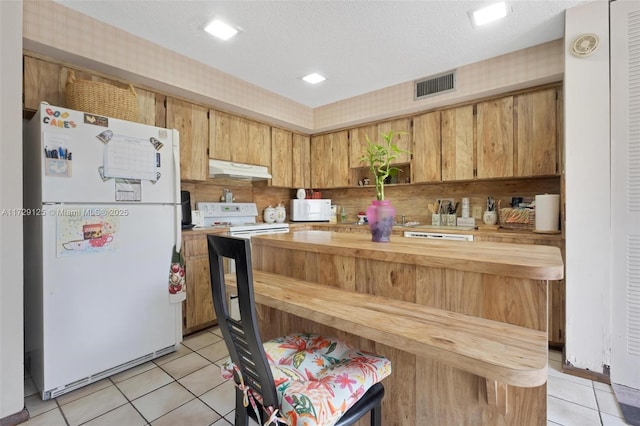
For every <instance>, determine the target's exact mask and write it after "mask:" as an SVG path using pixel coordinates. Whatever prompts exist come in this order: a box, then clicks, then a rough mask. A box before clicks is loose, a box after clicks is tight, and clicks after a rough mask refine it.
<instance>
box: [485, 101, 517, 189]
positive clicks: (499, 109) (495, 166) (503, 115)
mask: <svg viewBox="0 0 640 426" xmlns="http://www.w3.org/2000/svg"><path fill="white" fill-rule="evenodd" d="M477 139H478V140H477V142H478V143H477V145H478V146H477V158H478V173H477V174H478V179H485V178H495V177H511V176H513V96H506V97H504V98H499V99H494V100H490V101H486V102H480V103H478V104H477Z"/></svg>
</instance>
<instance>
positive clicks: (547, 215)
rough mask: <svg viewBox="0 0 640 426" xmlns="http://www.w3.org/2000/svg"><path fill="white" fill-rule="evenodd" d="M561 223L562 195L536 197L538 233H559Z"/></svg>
mask: <svg viewBox="0 0 640 426" xmlns="http://www.w3.org/2000/svg"><path fill="white" fill-rule="evenodd" d="M559 223H560V195H558V194H544V195H536V231H557V230H558V224H559Z"/></svg>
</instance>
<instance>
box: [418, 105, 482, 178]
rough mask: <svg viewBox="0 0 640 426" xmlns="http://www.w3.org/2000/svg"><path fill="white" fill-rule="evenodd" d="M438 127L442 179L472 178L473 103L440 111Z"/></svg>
mask: <svg viewBox="0 0 640 426" xmlns="http://www.w3.org/2000/svg"><path fill="white" fill-rule="evenodd" d="M414 126H415V122H414ZM440 128H441V132H442V136H441V137H442V180H443V181H452V180H465V179H473V177H474V176H473V168H474V165H473V161H474V149H473V105H466V106H462V107H458V108H452V109H448V110H444V111H442V112H441V127H440Z"/></svg>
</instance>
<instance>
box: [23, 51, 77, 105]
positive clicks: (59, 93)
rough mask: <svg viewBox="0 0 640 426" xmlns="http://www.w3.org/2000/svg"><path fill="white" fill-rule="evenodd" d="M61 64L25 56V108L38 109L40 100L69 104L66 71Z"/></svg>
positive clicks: (55, 103)
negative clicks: (66, 89) (66, 90)
mask: <svg viewBox="0 0 640 426" xmlns="http://www.w3.org/2000/svg"><path fill="white" fill-rule="evenodd" d="M62 70H63V67H62V66H60V65H59V64H54V63H51V62H46V61H42V60H40V59H36V58H32V57H30V56H25V57H24V70H23V84H24V88H23V90H24V106H23V107H24V109H28V110H33V111H35V110H37V109H38V107H39V106H40V102H48V103H50V104H51V105H56V106H61V107H64V106H66V105H67V102H66V92H65V86H66V84H67V79H66V72H65V73H63V72H62Z"/></svg>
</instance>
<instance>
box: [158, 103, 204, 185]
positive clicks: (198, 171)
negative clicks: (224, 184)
mask: <svg viewBox="0 0 640 426" xmlns="http://www.w3.org/2000/svg"><path fill="white" fill-rule="evenodd" d="M207 112H208V111H207V108H204V107H201V106H199V105H194V104H191V103H189V102H184V101H179V100H177V99H173V98H167V127H168V128H170V129H177V130H178V132H180V178H181V179H185V180H199V181H205V180H207V176H208V174H209V170H208V169H209V167H208V163H209V161H208V158H207V135H208V134H209V121H208V118H207Z"/></svg>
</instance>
